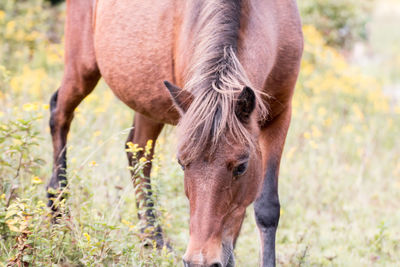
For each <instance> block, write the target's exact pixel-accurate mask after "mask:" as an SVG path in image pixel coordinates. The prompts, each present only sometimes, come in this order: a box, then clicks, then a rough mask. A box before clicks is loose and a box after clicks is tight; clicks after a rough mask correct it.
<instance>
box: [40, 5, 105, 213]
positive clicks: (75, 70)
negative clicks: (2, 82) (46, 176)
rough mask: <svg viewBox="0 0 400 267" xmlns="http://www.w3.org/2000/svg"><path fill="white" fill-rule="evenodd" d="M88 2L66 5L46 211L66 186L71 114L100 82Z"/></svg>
mask: <svg viewBox="0 0 400 267" xmlns="http://www.w3.org/2000/svg"><path fill="white" fill-rule="evenodd" d="M92 3H93V1H91V0H84V1H68V3H67V20H66V27H65V69H64V76H63V79H62V82H61V86H60V88H59V89H58V90H57V91H56V92H55V93H54V94H53V96H52V97H51V100H50V111H51V115H50V130H51V135H52V141H53V173H52V176H51V180H50V182H49V184H48V187H47V188H48V191H47V192H48V197H49V202H48V205H49V207H51V208H52V210H53V211H56V210H57V209H56V207H55V206H56V205H54V198H55V197H56V196H57V191H58V189H60V188H63V187H65V186H66V183H67V180H66V168H67V163H66V162H67V160H66V153H67V148H66V143H67V135H68V131H69V127H70V124H71V121H72V118H73V112H74V110H75V108H76V107H77V106H78V105H79V103H80V102H81V101H82V100H83V99H84V98H85V97H86V96H87V95H88V94H89V93H90V92H92V90H93V89H94V87H95V86H96V84H97V82H98V80H99V79H100V72H99V69H98V67H97V63H96V58H95V53H94V46H93V33H92V25H91V16H92V15H91V14H92Z"/></svg>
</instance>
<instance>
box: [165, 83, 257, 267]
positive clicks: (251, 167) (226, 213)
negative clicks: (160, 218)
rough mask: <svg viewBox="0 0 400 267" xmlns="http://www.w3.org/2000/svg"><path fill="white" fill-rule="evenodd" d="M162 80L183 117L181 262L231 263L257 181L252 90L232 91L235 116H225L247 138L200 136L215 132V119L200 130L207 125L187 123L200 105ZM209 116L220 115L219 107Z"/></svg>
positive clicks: (229, 131)
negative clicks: (185, 241) (185, 233)
mask: <svg viewBox="0 0 400 267" xmlns="http://www.w3.org/2000/svg"><path fill="white" fill-rule="evenodd" d="M165 84H166V86H167V88H168V90H169V91H170V93H171V96H172V99H173V102H174V104H175V106H176V108H177V109H178V110H179V112H180V113H181V116H182V118H181V122H182V120H184V121H183V122H182V124H181V125H180V126H179V127H180V128H179V136H180V140H179V143H180V144H179V149H178V161H179V163H180V165H181V166H182V168H183V170H184V176H185V178H184V179H185V193H186V196H187V197H188V199H189V202H190V242H189V245H188V247H187V250H186V253H185V255H184V263H185V266H221V267H222V266H231V265H232V263H233V261H234V258H233V246H234V243H235V241H236V238H237V236H238V234H239V231H240V228H241V225H242V222H243V219H244V216H245V211H246V207H247V206H248V205H249V204H250V203H252V202H253V201H254V199H255V197H256V195H257V192H258V188H259V187H260V183H261V180H262V166H261V154H260V150H259V147H258V142H257V139H258V132H259V128H258V126H257V114H255V113H256V112H255V110H256V96H255V93H254V91H253V90H252V89H250V88H249V87H244V89H243V90H242V91H241V92H238V93H236V95H235V97H234V103H233V105H234V107H233V108H232V110H234V112H233V113H234V114H232V116H228V117H231V118H232V119H236V120H237V123H239V124H240V125H239V126H240V127H242V128H241V130H242V131H243V132H245V134H246V135H247V136H246V138H243V136H242V137H241V136H240V135H238V134H237V133H235V132H234V131H232V129H229V128H223V129H224V130H223V132H221V133H220V137H219V138H218V139H214V138H213V137H212V136H211V137H204V136H203V135H204V134H209V133H210V131H209V130H211V133H212V132H215V130H216V129H213V127H216V126H215V123H214V124H213V125H214V126H211V127H210V129H207V130H205V129H204V127H207V125H206V124H203V126H201V125H202V124H201V122H198V121H192V123H190V120H192V119H194V120H197V119H198V118H188V117H186V116H191V112H192V113H193V112H196V110H188V109H189V108H196V109H197V110H198V111H199V112H201V107H200V106H197V107H196V106H195V105H196V103H195V101H196V99H194V97H193V96H192V95H191V94H190V93H189V92H187V91H185V90H182V89H180V88H178V87H176V86H174V85H171V84H169V83H168V82H166V83H165ZM220 108H221V107H220ZM220 112H224V111H223V110H220ZM213 116H222V117H223V115H221V114H219V113H218V108H217V113H216V114H214V115H213ZM212 119H213V121H215V118H212ZM205 120H206V119H205ZM188 122H189V123H188ZM227 123H228V122H227ZM228 124H229V125H232V123H230V122H229V123H228ZM204 125H205V126H204ZM236 126H238V125H236ZM185 127H197V128H198V129H196V130H195V131H191V132H190V131H189V132H190V133H191V134H189V136H184V135H185V134H186V133H188V131H187V129H185ZM192 130H193V129H192ZM203 137H204V138H203ZM188 138H189V139H190V138H191V139H196V140H188ZM215 140H217V141H216V142H215ZM199 142H200V143H199ZM199 149H201V151H199Z"/></svg>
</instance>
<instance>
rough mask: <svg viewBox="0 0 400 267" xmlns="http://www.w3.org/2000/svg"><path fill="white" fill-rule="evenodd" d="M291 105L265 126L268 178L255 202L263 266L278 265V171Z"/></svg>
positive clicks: (263, 142)
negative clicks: (276, 244)
mask: <svg viewBox="0 0 400 267" xmlns="http://www.w3.org/2000/svg"><path fill="white" fill-rule="evenodd" d="M290 114H291V109H290V107H288V108H286V109H285V110H284V111H283V112H282V113H281V114H280V115H278V116H277V117H276V118H275V119H273V120H272V121H270V122H268V124H267V125H266V126H265V127H263V129H262V130H261V135H260V147H261V150H262V156H263V167H264V182H263V185H262V189H261V192H260V194H259V196H258V197H257V199H256V201H255V203H254V211H255V217H256V222H257V226H258V228H259V231H260V237H261V242H262V244H261V266H263V267H267V266H268V267H271V266H275V264H276V263H275V235H276V229H277V227H278V222H279V215H280V204H279V197H278V173H279V164H280V160H281V155H282V150H283V146H284V143H285V139H286V134H287V130H288V127H289V122H290Z"/></svg>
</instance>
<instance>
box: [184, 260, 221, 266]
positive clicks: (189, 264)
mask: <svg viewBox="0 0 400 267" xmlns="http://www.w3.org/2000/svg"><path fill="white" fill-rule="evenodd" d="M183 266H184V267H223V265H222V263H221V262H214V263H211V264H210V265H203V264H197V263H191V262H187V261H185V260H183Z"/></svg>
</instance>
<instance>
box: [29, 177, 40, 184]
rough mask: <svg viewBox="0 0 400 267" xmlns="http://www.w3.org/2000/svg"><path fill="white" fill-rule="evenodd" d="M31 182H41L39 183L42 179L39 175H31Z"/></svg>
mask: <svg viewBox="0 0 400 267" xmlns="http://www.w3.org/2000/svg"><path fill="white" fill-rule="evenodd" d="M31 183H32V184H41V183H43V181H42V179H40V178H39V177H37V176H33V177H32V179H31Z"/></svg>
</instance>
